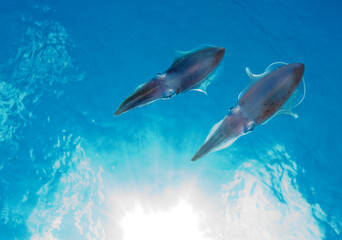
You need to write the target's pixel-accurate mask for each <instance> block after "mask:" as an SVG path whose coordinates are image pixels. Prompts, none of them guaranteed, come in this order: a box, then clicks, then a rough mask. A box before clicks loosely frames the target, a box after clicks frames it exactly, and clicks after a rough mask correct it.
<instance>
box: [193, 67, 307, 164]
mask: <svg viewBox="0 0 342 240" xmlns="http://www.w3.org/2000/svg"><path fill="white" fill-rule="evenodd" d="M246 72H247V75H248V76H249V79H250V81H249V84H248V86H247V87H246V88H245V89H244V90H243V91H242V92H241V93H240V94H239V97H238V99H239V100H238V103H237V105H236V106H235V107H232V108H231V109H230V110H229V113H228V115H226V116H225V117H224V119H223V120H222V121H220V122H218V123H217V124H215V125H214V126H213V128H212V129H211V131H210V132H209V135H208V137H207V139H206V140H205V142H204V144H203V145H202V146H201V147H200V148H199V150H198V151H197V152H196V154H195V155H194V156H193V158H192V159H191V161H196V160H197V159H199V158H201V157H203V156H205V155H207V154H208V153H210V152H214V151H218V150H220V149H223V148H227V147H229V146H230V145H232V144H233V143H234V142H235V141H236V140H237V139H238V138H239V137H241V136H243V135H245V134H247V133H250V132H251V131H252V130H253V128H254V127H255V126H257V125H261V124H265V123H267V122H268V121H269V120H270V119H272V118H273V117H275V116H277V115H279V114H289V115H292V116H293V117H295V118H298V115H297V114H295V113H293V112H292V109H293V108H295V107H296V106H298V105H299V104H300V103H301V102H302V101H303V99H304V97H305V82H304V79H303V74H304V64H302V63H291V64H286V63H281V62H277V63H273V64H271V65H270V66H268V67H267V68H266V70H265V72H264V73H263V74H260V75H255V74H252V72H251V71H250V70H249V68H246Z"/></svg>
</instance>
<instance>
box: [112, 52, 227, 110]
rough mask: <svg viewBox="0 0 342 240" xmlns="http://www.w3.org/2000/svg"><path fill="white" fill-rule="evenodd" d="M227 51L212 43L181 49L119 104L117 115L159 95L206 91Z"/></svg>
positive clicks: (168, 96) (159, 96) (157, 98)
mask: <svg viewBox="0 0 342 240" xmlns="http://www.w3.org/2000/svg"><path fill="white" fill-rule="evenodd" d="M224 53H225V49H224V48H221V47H214V46H208V45H206V46H200V47H197V48H195V49H193V50H191V51H189V52H177V54H176V57H175V60H174V62H173V63H172V65H171V66H170V67H169V69H167V70H166V71H165V72H164V73H160V74H157V75H156V76H155V77H154V78H153V79H152V80H150V81H149V82H147V83H145V84H142V85H140V86H139V87H138V88H137V89H136V90H135V91H134V92H133V93H132V94H131V95H130V96H129V97H128V98H127V99H126V100H125V101H124V102H123V103H122V104H121V105H120V106H119V108H118V109H117V111H116V112H115V113H114V115H115V116H118V115H120V114H122V113H124V112H127V111H128V110H130V109H133V108H136V107H141V106H144V105H146V104H149V103H152V102H154V101H156V100H159V99H169V98H171V97H173V96H175V95H177V94H180V93H183V92H186V91H190V90H196V91H201V92H203V93H205V94H206V88H207V86H208V85H209V84H210V82H211V81H212V79H213V78H214V76H215V74H216V72H217V69H218V66H219V63H220V62H221V60H222V58H223V56H224Z"/></svg>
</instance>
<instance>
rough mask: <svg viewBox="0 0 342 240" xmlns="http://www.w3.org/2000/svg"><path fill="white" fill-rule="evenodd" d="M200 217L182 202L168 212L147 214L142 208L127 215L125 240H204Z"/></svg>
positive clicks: (124, 225)
mask: <svg viewBox="0 0 342 240" xmlns="http://www.w3.org/2000/svg"><path fill="white" fill-rule="evenodd" d="M199 222H200V216H199V214H196V213H195V212H194V209H193V207H192V206H191V205H190V204H189V203H187V202H185V201H181V202H179V204H178V205H177V206H175V207H173V208H171V209H169V210H168V211H155V212H146V211H144V209H142V207H141V206H136V208H134V210H133V211H131V212H129V213H127V214H126V216H125V217H124V219H123V221H122V227H123V232H124V240H136V239H149V240H160V239H163V240H174V239H179V240H188V239H198V240H202V239H203V240H204V239H205V238H204V236H203V232H202V231H201V229H200V226H199Z"/></svg>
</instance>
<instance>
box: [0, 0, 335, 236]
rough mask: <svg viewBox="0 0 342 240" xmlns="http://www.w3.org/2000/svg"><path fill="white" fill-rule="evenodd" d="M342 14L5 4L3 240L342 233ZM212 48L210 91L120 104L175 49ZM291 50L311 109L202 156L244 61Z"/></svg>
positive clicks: (205, 6)
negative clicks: (125, 107)
mask: <svg viewBox="0 0 342 240" xmlns="http://www.w3.org/2000/svg"><path fill="white" fill-rule="evenodd" d="M341 11H342V3H341V2H340V1H317V0H314V1H313V0H310V1H309V0H304V1H295V0H287V1H269V0H267V1H254V0H249V1H237V0H230V1H219V0H213V1H212V0H211V1H209V0H200V1H193V0H183V1H145V0H144V1H142V0H134V1H133V0H132V1H53V0H45V1H39V0H37V1H32V0H28V1H14V0H12V1H6V0H2V1H1V2H0V32H1V34H0V43H1V45H0V156H1V157H0V239H63V240H64V239H115V240H116V239H125V240H127V239H137V238H134V237H131V236H132V234H133V233H139V235H138V236H139V238H138V239H169V238H168V237H170V239H210V240H211V239H215V240H216V239H342V204H341V203H342V188H341V186H342V177H341V170H342V150H341V149H342V148H341V147H340V144H341V140H340V134H341V130H340V128H341V124H342V113H341V106H340V105H341V103H342V95H341V94H340V89H341V87H342V83H341V79H342V68H341V64H342V55H341V52H342V45H341V42H342V33H341V29H342V24H341V23H342V19H341V17H340V14H341ZM200 44H212V45H215V46H221V47H225V48H226V54H225V57H224V71H223V72H222V73H221V74H220V75H219V76H218V78H217V79H216V80H217V81H215V82H214V83H213V84H212V85H210V86H209V87H208V96H205V95H204V94H201V93H198V92H187V93H185V94H181V95H178V96H176V97H175V98H173V99H171V100H168V101H157V102H154V103H153V104H150V105H148V106H145V107H141V108H137V109H134V110H132V111H129V112H127V113H125V114H124V115H122V116H119V117H117V118H115V117H114V116H113V113H114V111H115V110H116V108H117V107H118V106H119V104H120V103H121V102H122V101H123V100H124V99H125V98H126V97H127V96H128V95H129V94H130V93H131V92H132V91H133V90H134V89H135V88H136V87H137V86H138V85H140V84H141V83H144V82H146V81H148V80H149V79H151V78H152V77H153V76H154V75H155V74H157V73H159V72H163V71H165V70H166V69H167V68H168V67H169V66H170V64H171V63H172V61H173V58H174V50H175V49H177V50H183V51H188V50H190V49H192V48H194V47H196V46H198V45H200ZM277 61H282V62H302V63H304V64H305V67H306V68H305V74H304V77H305V82H306V88H307V94H306V98H305V99H304V101H303V103H302V104H301V105H299V106H298V107H297V108H296V109H295V112H296V113H298V115H299V118H298V119H293V118H292V117H291V116H286V115H284V116H282V115H280V116H277V117H275V118H274V119H272V120H271V121H270V122H269V123H267V124H266V125H263V126H257V127H256V128H255V129H254V130H253V132H252V133H251V134H248V135H246V136H244V137H242V138H240V139H238V140H237V141H236V142H235V143H234V144H233V145H232V146H231V147H230V148H227V149H224V150H222V151H218V152H215V153H211V154H210V155H208V156H207V157H205V158H203V159H200V160H199V161H197V162H195V163H191V162H190V159H191V157H192V156H193V154H194V153H195V152H196V151H197V149H198V148H199V147H200V145H201V144H202V143H203V141H204V140H205V138H206V136H207V134H208V132H209V130H210V129H211V127H212V126H213V125H214V124H215V123H216V122H218V121H220V120H221V119H222V118H223V117H224V116H225V115H226V114H227V113H228V110H229V108H230V107H232V106H234V105H235V104H236V103H237V96H238V95H239V93H240V92H241V91H242V90H243V89H244V88H245V87H246V86H247V84H248V77H247V75H246V73H245V67H249V68H250V69H251V70H252V72H253V73H256V74H259V73H262V72H264V70H265V68H266V67H267V66H268V65H270V64H271V63H273V62H277ZM137 209H140V210H139V211H140V212H139V211H138V210H137ZM179 209H180V210H179ZM178 210H179V211H178ZM170 213H172V214H170ZM186 213H188V214H187V215H186ZM139 214H140V215H139ZM177 214H178V215H177ZM182 214H183V215H182ZM138 216H139V217H138ZM172 216H173V217H172ZM175 216H176V217H175ZM189 216H191V217H189ZM172 218H174V219H175V220H174V221H173V220H172ZM153 219H157V220H156V221H154V220H153ZM194 219H195V220H196V221H195V220H194ZM171 220H172V221H171ZM182 220H184V223H183V222H181V221H182ZM134 221H137V223H134ZM152 223H153V224H152ZM156 223H158V224H161V225H160V226H155V224H156ZM177 223H181V224H179V226H178V224H177ZM141 226H143V227H142V229H140V227H141ZM182 226H183V227H184V229H183V228H181V227H182ZM148 229H150V230H149V231H150V232H149V231H148ZM151 229H152V230H151ZM158 229H163V231H162V233H160V234H161V235H158V236H157V235H156V234H157V231H158ZM187 229H190V230H191V231H189V233H185V232H186V231H187ZM139 231H141V232H139ZM153 234H154V235H153ZM163 234H164V235H163ZM172 234H175V235H172ZM186 234H188V235H186ZM171 235H172V236H174V237H173V238H171ZM154 236H155V238H153V237H154Z"/></svg>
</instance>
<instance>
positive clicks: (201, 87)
mask: <svg viewBox="0 0 342 240" xmlns="http://www.w3.org/2000/svg"><path fill="white" fill-rule="evenodd" d="M223 66H224V64H223V61H222V62H221V63H220V64H219V65H218V66H217V67H216V68H215V70H214V71H213V72H212V73H210V74H209V75H208V76H207V77H206V78H205V79H204V80H202V81H201V82H200V83H199V84H198V85H196V86H194V87H193V88H192V89H190V90H189V91H198V92H202V93H204V94H205V95H207V87H208V86H209V85H210V84H211V83H212V82H214V81H215V80H216V79H217V78H218V76H219V75H220V74H221V73H222V72H223Z"/></svg>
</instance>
